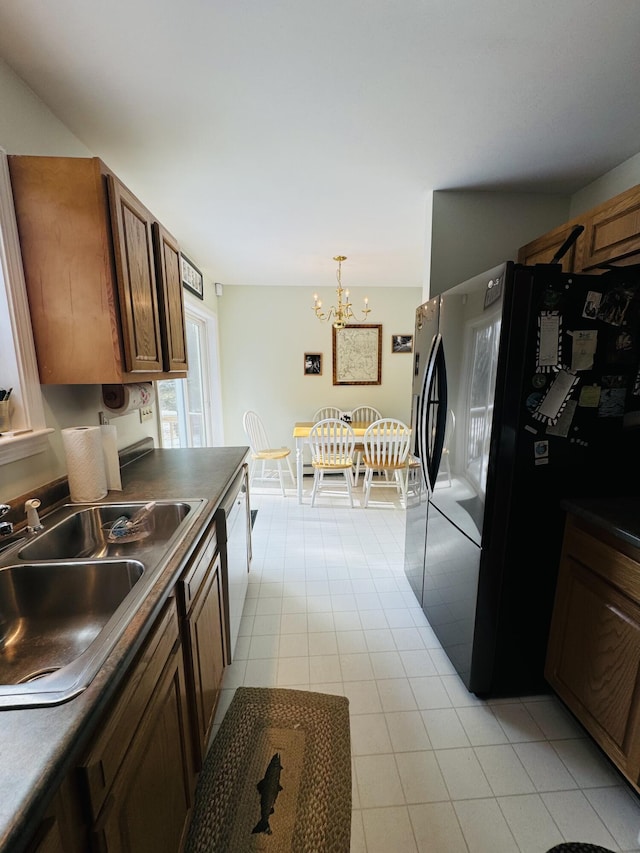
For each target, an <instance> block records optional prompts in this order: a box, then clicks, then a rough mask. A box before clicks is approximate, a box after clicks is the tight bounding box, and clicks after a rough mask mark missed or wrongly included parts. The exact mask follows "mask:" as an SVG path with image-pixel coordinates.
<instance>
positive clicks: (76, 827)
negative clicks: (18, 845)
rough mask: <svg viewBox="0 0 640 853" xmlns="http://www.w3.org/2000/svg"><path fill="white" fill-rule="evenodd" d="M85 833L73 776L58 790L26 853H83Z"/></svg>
mask: <svg viewBox="0 0 640 853" xmlns="http://www.w3.org/2000/svg"><path fill="white" fill-rule="evenodd" d="M86 850H87V832H86V824H85V821H84V816H83V813H82V808H81V804H80V797H79V796H78V791H77V788H76V786H75V780H74V776H73V774H71V775H70V776H68V777H67V778H66V779H65V781H64V782H63V784H62V785H61V786H60V788H59V790H58V792H57V793H56V795H55V797H54V798H53V801H52V803H51V804H50V805H49V808H48V809H47V813H46V815H45V816H44V818H43V819H42V820H41V821H40V825H39V826H38V829H37V830H36V832H35V833H34V836H33V838H32V839H31V843H30V844H29V845H28V847H27V851H26V853H86Z"/></svg>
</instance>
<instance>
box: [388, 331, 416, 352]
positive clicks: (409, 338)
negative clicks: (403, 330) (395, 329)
mask: <svg viewBox="0 0 640 853" xmlns="http://www.w3.org/2000/svg"><path fill="white" fill-rule="evenodd" d="M391 352H413V335H391Z"/></svg>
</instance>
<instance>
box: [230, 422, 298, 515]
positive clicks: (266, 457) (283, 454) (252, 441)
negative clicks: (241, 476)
mask: <svg viewBox="0 0 640 853" xmlns="http://www.w3.org/2000/svg"><path fill="white" fill-rule="evenodd" d="M242 425H243V427H244V431H245V433H246V436H247V439H248V441H249V447H250V448H251V465H250V468H251V470H250V482H251V483H253V482H254V480H273V474H274V472H273V470H272V471H271V476H269V472H268V470H267V465H269V464H272V465H275V466H276V469H277V473H278V477H279V479H280V488H281V489H282V497H283V498H284V497H286V492H285V490H284V471H283V469H282V462H283V460H285V461H286V463H287V466H288V468H289V476H290V477H291V482H292V483H293V485H294V486H295V483H296V481H295V478H294V476H293V469H292V467H291V459H290V458H289V457H290V456H291V450H290V449H289V448H288V447H275V448H274V447H271V444H270V442H269V439H268V437H267V433H266V430H265V428H264V424H263V423H262V421H261V419H260V416H259V415H257V414H256V413H255V412H252V411H247V412H245V413H244V415H243V416H242ZM258 468H260V475H259V476H258V474H257V470H258Z"/></svg>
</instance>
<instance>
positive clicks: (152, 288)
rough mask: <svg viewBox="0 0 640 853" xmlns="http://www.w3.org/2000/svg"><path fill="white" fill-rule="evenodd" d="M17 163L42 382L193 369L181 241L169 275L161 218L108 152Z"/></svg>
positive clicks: (14, 176) (126, 378)
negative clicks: (116, 170) (159, 243)
mask: <svg viewBox="0 0 640 853" xmlns="http://www.w3.org/2000/svg"><path fill="white" fill-rule="evenodd" d="M9 170H10V175H11V185H12V190H13V196H14V205H15V210H16V219H17V223H18V233H19V236H20V246H21V252H22V261H23V266H24V271H25V281H26V286H27V295H28V299H29V310H30V314H31V322H32V327H33V335H34V342H35V348H36V356H37V360H38V369H39V372H40V381H41V382H42V383H43V384H92V385H94V384H118V383H127V382H139V381H149V380H154V379H162V378H163V377H165V376H172V377H177V376H186V367H187V365H186V357H185V355H184V353H185V351H186V345H185V340H184V313H183V312H184V309H183V306H182V292H181V289H180V290H178V289H177V288H176V276H178V283H179V282H180V273H179V250H178V248H177V244H176V243H175V241H174V240H173V239H172V238H169V239H170V240H171V243H172V245H173V249H172V251H173V252H174V254H176V256H177V257H176V259H174V261H173V264H174V268H172V269H170V270H169V272H168V273H166V270H167V259H166V253H165V257H164V258H163V259H162V262H161V263H159V260H160V259H159V258H158V257H157V254H156V252H155V250H154V240H153V226H154V222H155V220H154V218H153V216H152V215H151V214H150V213H149V211H148V210H147V209H146V208H145V207H144V205H142V204H141V203H140V201H139V200H138V199H137V198H136V197H135V196H134V195H133V194H132V193H131V192H130V191H129V190H128V189H127V188H126V187H125V186H124V185H123V184H122V183H121V182H120V181H119V180H118V179H117V178H116V177H115V176H114V175H113V173H112V172H111V171H110V170H109V169H108V167H107V166H106V165H105V164H104V163H103V162H102V161H101V160H99V159H98V158H95V157H94V158H78V157H32V156H15V155H13V156H10V157H9ZM158 270H160V274H159V273H158ZM167 279H168V280H169V281H170V284H169V285H167ZM167 305H168V306H169V307H168V309H167ZM176 318H177V319H176ZM180 330H182V340H180ZM174 352H177V353H178V356H177V358H176V357H175V356H174V355H172V353H174ZM170 364H171V365H173V366H169V365H170Z"/></svg>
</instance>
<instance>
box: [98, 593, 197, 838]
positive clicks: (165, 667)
mask: <svg viewBox="0 0 640 853" xmlns="http://www.w3.org/2000/svg"><path fill="white" fill-rule="evenodd" d="M82 772H83V775H84V785H85V789H86V790H85V793H86V797H87V800H88V802H89V808H90V811H91V849H92V850H94V851H100V853H163V852H164V853H176V851H178V850H180V849H181V846H182V843H183V839H184V834H185V831H186V828H187V825H188V819H189V817H190V811H191V807H192V800H193V793H194V789H195V774H194V771H193V760H192V734H191V723H190V717H189V710H188V706H187V689H186V678H185V671H184V658H183V654H182V647H181V643H180V638H179V626H178V614H177V608H176V602H175V599H174V598H171V599H170V600H169V603H168V605H167V607H166V610H165V611H164V613H163V616H162V617H161V619H160V621H159V623H158V626H157V627H156V629H155V631H154V632H153V634H152V636H151V638H150V640H149V641H148V643H147V645H146V647H145V650H144V652H143V654H142V657H141V658H140V660H139V662H138V664H137V665H136V667H135V668H134V670H133V671H132V673H131V675H130V677H129V679H128V681H127V683H126V685H125V687H124V689H123V691H122V692H121V694H120V697H119V699H118V701H117V702H116V704H115V706H114V708H113V710H112V712H111V713H110V714H109V716H108V718H107V719H106V721H105V723H104V725H103V726H102V729H101V730H100V732H99V733H98V735H97V737H96V740H95V742H94V745H93V747H92V749H91V751H90V753H89V755H88V756H87V758H86V761H85V762H84V763H83V767H82Z"/></svg>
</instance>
